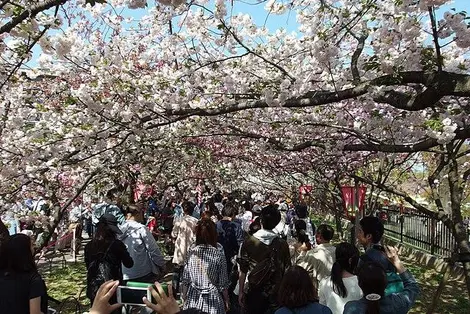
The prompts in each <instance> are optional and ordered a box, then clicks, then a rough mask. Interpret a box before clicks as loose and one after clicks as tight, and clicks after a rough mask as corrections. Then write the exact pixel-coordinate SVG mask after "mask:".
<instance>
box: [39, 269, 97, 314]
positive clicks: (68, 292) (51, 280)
mask: <svg viewBox="0 0 470 314" xmlns="http://www.w3.org/2000/svg"><path fill="white" fill-rule="evenodd" d="M86 273H87V270H86V267H85V263H84V262H77V263H74V264H68V265H67V266H66V267H64V268H62V267H59V266H55V267H53V268H52V271H51V272H45V273H44V276H43V277H44V280H45V281H46V285H47V291H48V294H49V295H50V296H51V297H53V298H54V299H56V300H59V301H64V300H67V299H69V300H68V301H67V302H65V303H66V304H65V305H64V307H63V310H62V313H67V314H68V313H70V314H71V313H75V306H76V302H75V301H74V298H75V299H76V300H78V301H79V302H80V304H81V309H82V312H84V311H85V310H87V309H88V308H89V306H90V300H88V298H87V297H86V293H85V287H86ZM53 306H54V307H56V306H55V304H54V305H53Z"/></svg>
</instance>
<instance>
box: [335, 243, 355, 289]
mask: <svg viewBox="0 0 470 314" xmlns="http://www.w3.org/2000/svg"><path fill="white" fill-rule="evenodd" d="M335 258H336V261H335V263H334V264H333V267H332V268H331V281H332V283H333V291H334V292H336V294H338V295H339V296H340V297H342V298H346V297H347V296H348V291H347V290H346V287H345V286H344V283H343V270H345V271H347V272H348V273H351V274H354V269H355V267H356V265H357V262H358V261H359V250H358V249H357V248H356V247H355V246H354V245H352V244H351V243H347V242H343V243H340V244H338V245H337V246H336V250H335Z"/></svg>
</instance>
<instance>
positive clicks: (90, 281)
mask: <svg viewBox="0 0 470 314" xmlns="http://www.w3.org/2000/svg"><path fill="white" fill-rule="evenodd" d="M113 244H114V241H113V242H111V244H110V245H109V247H108V249H107V250H106V251H105V252H104V253H103V252H101V253H99V257H98V258H95V259H94V260H93V261H92V262H91V263H90V266H89V267H88V270H87V293H86V294H87V297H88V298H89V299H90V300H94V299H95V296H96V292H97V291H98V289H99V288H100V286H101V285H102V284H103V283H105V282H106V281H108V280H112V279H115V278H113V266H112V265H111V263H110V262H109V260H108V259H107V257H108V253H109V250H110V249H111V246H112V245H113Z"/></svg>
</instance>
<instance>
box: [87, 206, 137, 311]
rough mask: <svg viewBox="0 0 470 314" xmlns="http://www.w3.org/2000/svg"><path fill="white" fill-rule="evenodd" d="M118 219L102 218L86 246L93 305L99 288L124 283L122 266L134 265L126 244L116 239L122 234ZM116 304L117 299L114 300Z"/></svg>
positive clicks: (106, 216) (89, 293)
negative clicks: (112, 281)
mask: <svg viewBox="0 0 470 314" xmlns="http://www.w3.org/2000/svg"><path fill="white" fill-rule="evenodd" d="M117 224H118V222H117V219H116V217H114V216H113V215H111V214H104V215H103V216H101V218H100V220H99V222H98V224H97V225H96V233H95V237H94V238H93V240H91V242H90V243H88V244H87V245H86V246H85V264H86V267H87V290H86V293H87V297H88V298H89V299H90V301H91V303H93V300H94V299H95V295H96V292H97V291H98V288H99V287H100V286H101V285H102V284H103V283H104V282H106V281H108V280H119V281H121V282H122V266H121V264H123V265H124V266H125V267H127V268H131V267H132V266H133V265H134V261H133V260H132V258H131V256H130V255H129V252H128V251H127V249H126V246H125V245H124V243H123V242H122V241H120V240H118V239H116V234H122V232H121V230H119V228H118V226H117ZM113 301H114V302H113V304H114V303H116V298H115V297H114V299H113Z"/></svg>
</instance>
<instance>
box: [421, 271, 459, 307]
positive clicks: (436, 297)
mask: <svg viewBox="0 0 470 314" xmlns="http://www.w3.org/2000/svg"><path fill="white" fill-rule="evenodd" d="M453 266H454V263H453V262H449V263H447V264H445V266H444V269H443V270H442V279H441V281H440V282H439V287H437V290H436V293H435V294H434V297H433V299H432V303H431V306H430V307H429V309H428V311H427V312H426V314H432V313H434V311H435V310H436V308H437V305H438V302H439V300H440V299H441V295H442V292H443V291H444V288H445V286H446V283H447V281H448V280H449V277H450V272H451V270H452V267H453Z"/></svg>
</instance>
